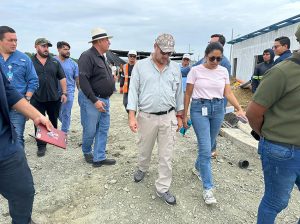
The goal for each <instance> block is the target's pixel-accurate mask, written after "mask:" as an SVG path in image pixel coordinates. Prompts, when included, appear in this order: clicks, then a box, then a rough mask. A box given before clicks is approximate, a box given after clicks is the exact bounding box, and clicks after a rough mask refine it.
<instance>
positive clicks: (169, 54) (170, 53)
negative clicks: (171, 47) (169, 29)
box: [158, 47, 173, 56]
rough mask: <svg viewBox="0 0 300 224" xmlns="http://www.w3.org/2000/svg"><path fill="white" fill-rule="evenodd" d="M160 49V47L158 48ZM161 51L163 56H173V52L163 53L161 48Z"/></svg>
mask: <svg viewBox="0 0 300 224" xmlns="http://www.w3.org/2000/svg"><path fill="white" fill-rule="evenodd" d="M158 48H159V47H158ZM159 50H160V53H161V54H162V55H164V56H165V55H168V56H171V55H172V54H173V52H163V51H162V50H161V49H160V48H159Z"/></svg>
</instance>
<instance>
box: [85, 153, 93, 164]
mask: <svg viewBox="0 0 300 224" xmlns="http://www.w3.org/2000/svg"><path fill="white" fill-rule="evenodd" d="M84 159H85V161H86V162H87V163H93V159H94V156H93V154H90V153H89V154H84Z"/></svg>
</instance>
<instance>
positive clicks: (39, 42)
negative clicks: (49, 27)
mask: <svg viewBox="0 0 300 224" xmlns="http://www.w3.org/2000/svg"><path fill="white" fill-rule="evenodd" d="M45 44H47V45H48V47H52V44H51V42H50V41H49V40H47V39H46V38H44V37H41V38H38V39H36V41H35V45H45Z"/></svg>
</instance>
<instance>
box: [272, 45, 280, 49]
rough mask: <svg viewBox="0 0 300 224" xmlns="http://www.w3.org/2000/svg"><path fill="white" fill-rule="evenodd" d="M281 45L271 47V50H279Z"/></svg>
mask: <svg viewBox="0 0 300 224" xmlns="http://www.w3.org/2000/svg"><path fill="white" fill-rule="evenodd" d="M281 46H282V45H274V46H273V47H272V49H277V48H279V47H281Z"/></svg>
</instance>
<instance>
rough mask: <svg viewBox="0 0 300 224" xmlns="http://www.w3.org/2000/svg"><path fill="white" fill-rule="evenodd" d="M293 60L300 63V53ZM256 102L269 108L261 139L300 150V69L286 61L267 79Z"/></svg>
mask: <svg viewBox="0 0 300 224" xmlns="http://www.w3.org/2000/svg"><path fill="white" fill-rule="evenodd" d="M291 58H298V60H300V53H299V52H298V53H293V55H292V57H291ZM253 101H254V102H256V103H258V104H260V105H262V106H264V107H266V108H268V109H267V111H266V112H265V114H264V122H263V125H262V129H261V133H262V135H263V136H264V137H265V138H266V139H268V140H271V141H276V142H281V143H286V144H293V145H297V146H300V138H299V130H300V65H299V64H297V63H295V62H293V61H290V60H285V61H283V62H281V63H280V64H277V65H276V66H274V67H272V68H271V69H270V70H268V71H267V72H266V74H265V75H264V77H263V79H262V81H261V83H260V85H259V86H258V88H257V90H256V92H255V94H254V96H253Z"/></svg>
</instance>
